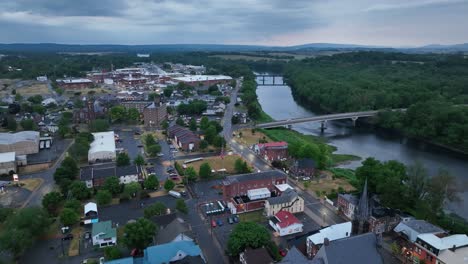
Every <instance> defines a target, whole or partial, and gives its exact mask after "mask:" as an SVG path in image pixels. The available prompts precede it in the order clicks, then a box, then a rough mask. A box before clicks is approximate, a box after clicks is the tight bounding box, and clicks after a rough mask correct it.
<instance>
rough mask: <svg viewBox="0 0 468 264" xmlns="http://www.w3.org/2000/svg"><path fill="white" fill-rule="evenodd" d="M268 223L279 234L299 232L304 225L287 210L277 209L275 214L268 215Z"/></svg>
mask: <svg viewBox="0 0 468 264" xmlns="http://www.w3.org/2000/svg"><path fill="white" fill-rule="evenodd" d="M269 224H270V226H271V227H272V228H273V229H274V230H275V231H276V232H277V233H278V234H279V236H287V235H291V234H295V233H300V232H302V228H303V226H304V225H303V224H302V223H301V221H299V219H297V218H296V217H295V216H294V215H293V214H292V213H290V212H288V211H279V212H278V213H276V214H275V216H273V217H270V220H269Z"/></svg>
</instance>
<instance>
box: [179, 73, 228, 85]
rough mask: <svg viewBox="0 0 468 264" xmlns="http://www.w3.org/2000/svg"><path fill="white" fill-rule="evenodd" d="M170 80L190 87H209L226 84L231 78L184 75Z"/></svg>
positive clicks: (224, 76)
mask: <svg viewBox="0 0 468 264" xmlns="http://www.w3.org/2000/svg"><path fill="white" fill-rule="evenodd" d="M172 80H174V81H176V82H183V83H185V84H188V85H192V86H200V85H201V86H210V85H213V84H218V83H228V82H230V81H232V78H231V77H230V76H226V75H186V76H182V77H172Z"/></svg>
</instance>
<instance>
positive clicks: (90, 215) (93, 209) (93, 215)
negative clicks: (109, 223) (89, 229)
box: [83, 202, 99, 224]
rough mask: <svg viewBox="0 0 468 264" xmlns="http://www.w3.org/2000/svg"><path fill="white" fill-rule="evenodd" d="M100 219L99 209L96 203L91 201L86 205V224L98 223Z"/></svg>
mask: <svg viewBox="0 0 468 264" xmlns="http://www.w3.org/2000/svg"><path fill="white" fill-rule="evenodd" d="M98 221H99V219H98V209H97V205H96V203H92V202H89V203H87V204H85V206H84V221H83V223H84V224H92V223H97V222H98Z"/></svg>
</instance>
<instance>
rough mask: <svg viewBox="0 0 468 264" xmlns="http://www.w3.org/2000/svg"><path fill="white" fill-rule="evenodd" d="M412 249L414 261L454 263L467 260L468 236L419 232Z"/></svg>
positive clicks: (436, 263) (427, 263)
mask: <svg viewBox="0 0 468 264" xmlns="http://www.w3.org/2000/svg"><path fill="white" fill-rule="evenodd" d="M414 245H415V247H414V249H413V254H412V255H413V261H414V263H420V262H422V261H424V263H426V264H452V263H453V264H455V263H457V264H458V263H463V264H465V263H466V261H467V257H468V255H467V252H468V250H467V249H468V236H467V235H465V234H457V235H451V236H446V237H438V236H436V235H434V234H420V235H418V237H417V238H416V242H415V243H414Z"/></svg>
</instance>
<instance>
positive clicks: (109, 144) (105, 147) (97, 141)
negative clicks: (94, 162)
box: [88, 131, 115, 154]
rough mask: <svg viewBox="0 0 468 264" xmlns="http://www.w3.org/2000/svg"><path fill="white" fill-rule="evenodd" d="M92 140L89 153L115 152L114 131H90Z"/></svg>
mask: <svg viewBox="0 0 468 264" xmlns="http://www.w3.org/2000/svg"><path fill="white" fill-rule="evenodd" d="M92 134H93V136H94V141H93V142H91V144H90V148H89V152H88V153H89V154H93V153H97V152H101V151H107V152H115V138H114V131H107V132H98V133H92Z"/></svg>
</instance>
